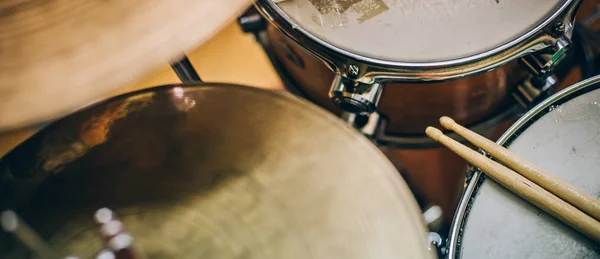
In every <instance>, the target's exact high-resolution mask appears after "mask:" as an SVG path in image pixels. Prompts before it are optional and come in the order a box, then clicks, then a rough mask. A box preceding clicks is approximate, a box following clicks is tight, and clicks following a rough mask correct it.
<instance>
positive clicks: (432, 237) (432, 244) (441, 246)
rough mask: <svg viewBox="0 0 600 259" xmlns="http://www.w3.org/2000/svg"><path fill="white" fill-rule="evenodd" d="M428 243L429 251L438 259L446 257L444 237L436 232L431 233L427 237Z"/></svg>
mask: <svg viewBox="0 0 600 259" xmlns="http://www.w3.org/2000/svg"><path fill="white" fill-rule="evenodd" d="M427 242H428V245H429V251H431V252H433V253H435V254H437V256H438V258H444V257H445V256H446V251H447V249H446V247H445V242H444V239H443V238H442V236H440V234H438V233H436V232H429V234H428V235H427Z"/></svg>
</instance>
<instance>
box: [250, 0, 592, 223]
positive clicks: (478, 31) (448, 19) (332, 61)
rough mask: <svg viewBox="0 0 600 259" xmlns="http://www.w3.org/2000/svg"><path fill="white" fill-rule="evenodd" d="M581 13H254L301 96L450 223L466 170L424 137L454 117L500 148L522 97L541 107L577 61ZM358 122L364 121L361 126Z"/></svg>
mask: <svg viewBox="0 0 600 259" xmlns="http://www.w3.org/2000/svg"><path fill="white" fill-rule="evenodd" d="M276 2H278V3H276ZM580 3H581V1H580V0H566V1H561V0H529V1H522V0H501V1H495V0H486V1H447V0H444V1H434V2H432V1H412V0H411V1H391V0H350V1H348V0H345V1H341V0H287V1H274V0H258V1H257V4H256V6H257V9H258V10H259V11H260V12H261V13H262V14H263V16H265V17H266V18H267V19H268V20H269V21H270V26H269V28H268V29H267V34H268V38H269V39H270V43H269V44H270V45H271V47H272V49H273V52H274V55H275V56H276V58H275V59H276V60H277V62H278V63H279V64H280V65H281V67H283V70H284V72H285V73H286V74H287V75H288V76H289V77H290V78H291V81H293V82H294V86H295V87H296V88H298V89H297V92H299V93H300V94H302V95H303V96H304V97H306V98H307V99H309V100H311V101H312V102H314V103H316V104H318V105H320V106H321V107H324V108H326V109H328V110H330V111H331V112H334V113H336V114H338V115H341V116H344V118H346V119H347V120H348V121H349V122H351V123H353V124H355V126H356V127H357V128H359V129H360V130H361V131H362V132H363V133H364V134H365V135H367V136H369V137H371V138H372V139H373V140H374V141H375V142H376V143H378V144H379V145H380V146H381V147H382V148H383V149H384V151H385V152H386V153H387V155H388V156H389V157H390V159H392V160H393V161H395V162H396V163H397V164H398V167H399V170H400V171H402V172H403V174H404V176H405V178H406V179H407V181H409V182H410V183H411V186H412V187H413V190H414V191H416V192H417V193H420V194H422V195H424V196H425V197H420V198H422V199H423V200H424V202H426V203H433V204H437V205H441V206H442V208H443V209H444V211H445V214H446V216H447V220H448V221H450V220H451V218H452V215H453V214H454V208H455V207H456V205H457V204H458V201H459V199H460V195H461V193H462V190H463V189H462V188H463V186H464V177H465V176H464V172H465V171H466V163H464V162H463V161H462V159H460V158H458V157H456V156H455V155H454V154H452V153H451V152H447V151H445V150H444V149H441V148H438V147H439V146H438V145H437V144H436V143H434V142H433V141H431V140H430V139H429V138H427V137H426V136H425V135H424V130H425V128H426V127H427V126H429V125H438V118H439V117H440V116H442V115H448V116H452V117H453V118H456V120H457V122H459V123H461V124H463V125H468V126H469V128H471V129H473V130H475V131H477V132H479V133H481V134H483V135H487V136H491V134H492V133H493V132H494V130H495V129H496V128H497V127H498V125H499V124H500V123H501V122H503V121H505V120H507V119H509V118H512V117H514V115H515V114H517V113H519V109H518V108H517V107H518V105H517V102H515V101H514V99H513V98H512V97H513V96H514V97H516V98H515V99H516V100H518V101H519V102H518V103H520V104H521V105H522V106H524V107H531V105H532V103H534V102H535V100H539V98H543V97H544V96H545V95H544V91H550V90H552V89H553V87H554V84H555V83H556V77H554V76H551V75H552V74H553V72H554V71H556V67H557V66H558V64H560V63H561V61H562V60H563V59H564V58H565V57H566V56H568V55H567V54H568V52H569V51H568V50H570V48H569V47H570V45H571V36H572V31H573V21H574V19H575V13H576V11H577V10H578V8H579V5H580ZM562 63H563V64H564V63H565V62H562ZM348 114H350V115H349V116H348ZM352 114H363V115H359V116H358V118H359V119H360V123H357V120H356V118H357V116H355V115H352ZM366 115H368V116H366ZM365 118H368V121H366V120H365ZM415 149H420V150H415ZM450 168H451V169H454V170H453V171H452V172H449V171H448V169H450Z"/></svg>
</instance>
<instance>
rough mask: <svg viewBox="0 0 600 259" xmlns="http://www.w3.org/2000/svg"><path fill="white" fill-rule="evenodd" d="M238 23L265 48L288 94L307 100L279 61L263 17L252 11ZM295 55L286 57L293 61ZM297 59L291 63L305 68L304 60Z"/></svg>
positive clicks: (241, 17)
mask: <svg viewBox="0 0 600 259" xmlns="http://www.w3.org/2000/svg"><path fill="white" fill-rule="evenodd" d="M237 22H238V24H239V26H240V27H241V29H242V31H243V32H245V33H251V34H252V35H254V39H255V40H256V42H257V43H258V44H259V45H260V46H261V47H262V48H263V51H264V52H265V54H266V55H267V58H269V61H270V62H271V64H272V65H273V68H274V69H275V72H276V73H277V75H279V79H281V81H282V83H283V86H284V87H285V89H286V90H287V91H288V92H290V93H292V94H294V95H296V96H299V97H303V98H306V94H304V92H303V91H302V90H300V88H299V87H297V86H296V85H295V84H294V83H293V82H294V81H293V80H292V79H291V78H290V76H289V74H288V73H287V72H286V71H285V69H284V68H283V66H282V64H281V62H280V61H279V60H277V57H276V55H275V51H274V50H273V43H272V42H271V41H270V40H269V37H268V36H267V21H266V20H265V18H264V17H263V16H262V15H260V14H259V13H257V12H253V11H252V10H250V11H248V12H246V13H245V14H244V15H242V16H240V18H238V20H237ZM285 47H287V46H285ZM288 50H291V49H289V47H287V49H286V51H288ZM288 53H289V52H288ZM293 55H295V53H290V54H289V55H286V56H288V58H290V59H291V58H293ZM296 57H297V59H295V60H291V61H292V62H294V64H296V65H298V64H300V65H301V67H303V66H304V63H303V62H302V60H301V59H300V58H299V57H298V56H297V55H296ZM296 62H299V63H296Z"/></svg>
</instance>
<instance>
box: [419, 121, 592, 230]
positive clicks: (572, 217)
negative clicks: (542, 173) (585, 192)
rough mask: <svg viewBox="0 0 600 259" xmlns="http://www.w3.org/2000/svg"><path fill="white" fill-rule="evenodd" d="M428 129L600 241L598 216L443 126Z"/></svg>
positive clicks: (511, 187)
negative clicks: (460, 139) (459, 139)
mask: <svg viewBox="0 0 600 259" xmlns="http://www.w3.org/2000/svg"><path fill="white" fill-rule="evenodd" d="M425 133H426V134H427V136H429V137H430V138H432V139H433V140H435V141H437V142H439V143H441V144H442V145H444V146H446V147H447V148H449V149H450V150H452V151H453V152H454V153H456V154H457V155H459V156H461V157H462V158H463V159H465V160H467V161H468V162H469V163H471V164H473V165H474V166H476V167H478V168H479V169H481V170H482V171H483V172H485V173H486V175H487V176H489V177H491V178H492V179H493V180H495V181H496V182H498V183H499V184H501V185H502V186H504V187H505V188H507V189H509V190H510V191H512V192H514V193H515V194H517V195H519V196H521V197H522V198H523V199H525V200H527V201H529V202H530V203H532V204H533V205H535V206H537V207H538V208H540V209H542V210H544V211H546V212H547V213H549V214H550V215H552V216H554V217H555V218H557V219H558V220H561V221H562V222H564V223H565V224H567V225H569V226H571V227H572V228H574V229H575V230H577V231H579V232H581V233H582V234H584V235H586V236H588V237H590V238H591V239H593V240H595V241H596V242H600V222H598V221H596V220H595V219H594V218H592V217H590V216H589V215H587V214H585V213H583V212H582V211H580V210H578V209H577V208H575V207H573V205H571V204H569V203H567V202H565V201H563V200H561V199H560V198H558V197H556V196H554V195H553V194H552V193H550V192H548V191H546V190H545V189H543V188H542V187H540V186H538V185H536V184H535V183H533V182H531V181H530V180H528V179H527V178H525V177H523V176H521V175H519V174H517V173H516V172H514V171H512V170H510V169H508V168H506V167H504V166H503V165H501V164H499V163H497V162H495V161H493V160H491V159H489V158H487V157H485V156H483V155H481V154H479V153H477V152H476V151H474V150H472V149H471V148H469V147H467V146H464V145H462V144H460V143H459V142H457V141H455V140H453V139H451V138H449V137H447V136H445V135H444V134H443V133H442V132H441V131H440V130H438V129H436V128H434V127H427V129H426V130H425Z"/></svg>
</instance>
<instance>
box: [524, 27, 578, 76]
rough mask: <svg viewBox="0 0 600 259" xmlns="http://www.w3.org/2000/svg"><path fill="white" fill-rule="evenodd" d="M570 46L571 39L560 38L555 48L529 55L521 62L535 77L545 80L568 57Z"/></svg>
mask: <svg viewBox="0 0 600 259" xmlns="http://www.w3.org/2000/svg"><path fill="white" fill-rule="evenodd" d="M563 26H564V25H563ZM570 46H571V40H570V39H568V38H566V37H560V38H558V40H557V41H556V43H555V44H554V45H553V46H551V47H549V48H547V49H544V50H540V51H539V52H536V53H532V54H529V55H527V56H525V57H523V58H521V59H520V61H521V64H523V65H524V66H525V67H526V68H527V70H529V72H531V74H532V75H533V76H534V77H539V78H545V77H548V76H549V75H551V74H552V72H553V71H554V69H555V68H556V66H557V65H558V64H559V63H560V62H561V61H562V60H563V59H564V58H565V57H566V53H567V50H568V48H569V47H570Z"/></svg>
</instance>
